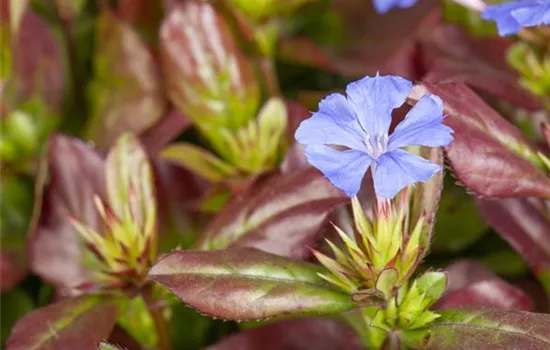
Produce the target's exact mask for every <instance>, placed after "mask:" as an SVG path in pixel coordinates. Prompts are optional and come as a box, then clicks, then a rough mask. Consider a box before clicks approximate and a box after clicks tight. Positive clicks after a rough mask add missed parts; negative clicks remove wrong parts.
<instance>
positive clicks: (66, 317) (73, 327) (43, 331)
mask: <svg viewBox="0 0 550 350" xmlns="http://www.w3.org/2000/svg"><path fill="white" fill-rule="evenodd" d="M118 311H119V310H118V306H117V304H116V302H115V301H112V300H108V299H103V298H102V297H100V296H82V297H79V298H74V299H66V300H63V301H60V302H58V303H55V304H51V305H48V306H46V307H44V308H41V309H37V310H35V311H33V312H30V313H28V314H26V315H25V316H24V317H23V318H22V319H20V320H19V322H17V324H16V325H15V327H14V328H13V330H12V333H11V335H10V338H9V339H8V341H7V342H6V349H8V350H29V349H34V350H50V349H52V350H53V349H84V350H96V344H97V343H98V342H99V341H101V340H103V339H106V338H107V337H108V336H109V334H110V333H111V330H112V329H113V327H114V325H115V322H116V319H117V316H118Z"/></svg>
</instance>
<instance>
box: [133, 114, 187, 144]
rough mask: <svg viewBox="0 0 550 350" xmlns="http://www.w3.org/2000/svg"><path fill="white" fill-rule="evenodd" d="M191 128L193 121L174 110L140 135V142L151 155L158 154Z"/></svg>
mask: <svg viewBox="0 0 550 350" xmlns="http://www.w3.org/2000/svg"><path fill="white" fill-rule="evenodd" d="M190 127H191V120H189V118H187V117H186V116H184V115H181V113H179V112H178V111H177V110H175V109H172V110H170V111H169V112H168V113H166V115H165V116H164V117H163V118H162V119H161V120H160V121H159V122H158V123H156V124H155V125H153V126H151V127H150V128H149V129H147V130H145V131H144V132H143V134H141V135H140V141H141V143H142V144H143V146H144V147H145V149H146V150H147V152H148V153H149V154H156V153H158V152H159V151H160V150H161V149H163V148H164V146H166V145H167V144H168V143H169V142H170V141H172V140H174V139H175V138H177V137H178V136H179V135H180V134H182V133H183V132H184V131H186V130H187V129H189V128H190Z"/></svg>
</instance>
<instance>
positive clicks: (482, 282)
mask: <svg viewBox="0 0 550 350" xmlns="http://www.w3.org/2000/svg"><path fill="white" fill-rule="evenodd" d="M445 273H446V275H447V280H448V285H447V289H446V290H445V294H444V295H443V297H442V298H441V299H440V300H439V301H438V302H437V304H436V305H435V307H436V308H438V309H448V308H457V307H474V306H477V307H493V308H500V309H517V310H523V311H533V302H532V300H531V299H530V298H529V296H528V295H527V294H525V293H524V292H523V291H522V290H521V289H519V288H517V287H515V286H513V285H511V284H510V283H508V282H506V281H505V280H503V279H502V278H500V277H499V276H497V275H496V274H494V273H492V272H491V271H489V270H487V269H486V268H485V267H484V266H483V265H481V264H480V263H478V262H476V261H474V260H460V261H458V262H455V263H453V264H451V265H450V266H449V267H447V268H446V269H445Z"/></svg>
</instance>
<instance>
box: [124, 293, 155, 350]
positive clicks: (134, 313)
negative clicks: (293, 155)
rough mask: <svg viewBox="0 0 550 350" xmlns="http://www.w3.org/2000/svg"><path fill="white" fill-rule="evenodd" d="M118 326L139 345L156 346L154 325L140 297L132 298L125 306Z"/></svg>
mask: <svg viewBox="0 0 550 350" xmlns="http://www.w3.org/2000/svg"><path fill="white" fill-rule="evenodd" d="M118 324H119V325H120V326H121V327H122V328H124V329H125V330H126V332H128V334H130V335H131V336H132V337H134V338H135V339H136V340H137V341H138V342H139V343H140V344H142V345H145V346H148V347H154V346H155V345H156V344H157V332H156V329H155V324H154V321H153V318H152V317H151V314H150V313H149V311H148V310H147V305H146V304H145V301H144V300H143V298H142V297H141V296H138V297H135V298H133V299H132V300H130V301H129V302H128V304H127V305H125V308H124V311H123V312H122V315H121V317H120V318H119V319H118Z"/></svg>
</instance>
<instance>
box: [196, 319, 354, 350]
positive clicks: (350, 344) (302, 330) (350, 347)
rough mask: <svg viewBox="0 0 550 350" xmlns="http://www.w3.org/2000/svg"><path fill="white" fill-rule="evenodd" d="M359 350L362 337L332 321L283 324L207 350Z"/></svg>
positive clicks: (309, 320)
mask: <svg viewBox="0 0 550 350" xmlns="http://www.w3.org/2000/svg"><path fill="white" fill-rule="evenodd" d="M257 349H263V350H309V349H315V350H333V349H346V350H360V349H363V347H362V346H361V342H360V340H359V337H358V336H357V335H356V334H355V332H354V331H353V329H351V328H349V327H347V326H346V325H345V324H343V323H341V322H338V321H335V320H329V319H322V318H307V319H302V320H287V321H280V322H276V323H272V324H268V325H266V326H262V327H259V328H255V329H250V330H247V331H244V332H242V333H238V334H235V335H233V336H230V337H228V338H226V339H224V340H222V341H220V342H219V343H217V344H214V345H212V346H210V347H208V348H207V350H257Z"/></svg>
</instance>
